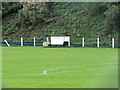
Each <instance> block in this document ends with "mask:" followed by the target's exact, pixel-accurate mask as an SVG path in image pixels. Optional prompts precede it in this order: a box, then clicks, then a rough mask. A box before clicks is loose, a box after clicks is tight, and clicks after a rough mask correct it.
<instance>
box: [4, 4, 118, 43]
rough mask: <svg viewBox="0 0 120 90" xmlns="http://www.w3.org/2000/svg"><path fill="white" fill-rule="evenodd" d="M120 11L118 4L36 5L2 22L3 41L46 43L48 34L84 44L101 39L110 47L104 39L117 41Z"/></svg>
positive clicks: (11, 15)
mask: <svg viewBox="0 0 120 90" xmlns="http://www.w3.org/2000/svg"><path fill="white" fill-rule="evenodd" d="M9 7H11V6H9ZM118 9H119V8H118V4H117V3H102V2H100V3H99V2H94V3H81V2H80V3H75V2H74V3H71V2H64V3H58V2H55V3H54V2H46V3H36V4H35V5H32V6H30V7H28V8H23V9H20V10H19V11H18V13H17V14H8V16H9V17H5V18H4V19H3V38H4V37H9V38H12V39H13V40H15V39H18V40H19V38H20V37H21V36H23V37H24V38H33V37H38V38H39V40H38V41H41V42H43V41H44V38H45V34H59V33H65V34H70V36H71V41H72V43H81V38H82V37H84V38H86V40H85V43H89V44H90V43H93V44H94V43H96V38H97V37H100V38H101V43H102V44H107V45H108V44H109V45H110V44H111V42H110V40H109V41H108V42H106V41H105V39H108V38H109V39H111V38H112V37H114V38H118V30H119V28H120V27H119V21H120V20H118V19H119V17H120V13H119V12H118ZM12 31H15V32H14V33H13V34H9V33H11V32H12ZM6 34H7V36H5V35H6ZM93 38H94V39H93Z"/></svg>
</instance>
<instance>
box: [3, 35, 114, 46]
mask: <svg viewBox="0 0 120 90" xmlns="http://www.w3.org/2000/svg"><path fill="white" fill-rule="evenodd" d="M4 42H5V43H6V45H7V46H8V47H10V46H11V45H10V44H9V43H8V41H7V40H4ZM20 46H24V42H23V37H21V39H20ZM33 46H36V38H35V37H34V38H33ZM82 47H85V38H82ZM96 47H97V48H99V47H100V38H97V39H96ZM111 48H115V38H112V39H111Z"/></svg>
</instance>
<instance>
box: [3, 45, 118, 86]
mask: <svg viewBox="0 0 120 90" xmlns="http://www.w3.org/2000/svg"><path fill="white" fill-rule="evenodd" d="M2 49H3V61H2V62H3V63H2V64H3V88H117V87H118V72H117V71H118V69H117V66H118V65H117V64H118V49H112V48H42V47H10V48H9V47H3V48H2ZM55 68H58V69H55ZM50 69H53V70H50ZM45 70H49V71H48V72H47V73H49V74H44V73H43V72H44V71H45Z"/></svg>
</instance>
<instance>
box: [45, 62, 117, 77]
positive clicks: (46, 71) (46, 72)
mask: <svg viewBox="0 0 120 90" xmlns="http://www.w3.org/2000/svg"><path fill="white" fill-rule="evenodd" d="M116 64H117V63H100V64H88V65H78V66H66V67H60V68H53V69H48V70H44V71H43V74H44V75H47V74H55V73H48V72H49V71H54V70H57V69H62V68H72V67H82V66H99V65H116ZM93 70H96V69H88V70H79V71H62V72H56V73H66V72H81V71H93Z"/></svg>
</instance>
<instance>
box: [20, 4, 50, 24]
mask: <svg viewBox="0 0 120 90" xmlns="http://www.w3.org/2000/svg"><path fill="white" fill-rule="evenodd" d="M18 15H19V16H18V23H19V24H32V25H35V24H37V23H42V22H43V21H44V20H45V18H48V17H49V13H48V9H47V5H46V4H45V3H34V4H31V5H29V6H27V7H24V8H23V9H22V10H20V11H19V13H18Z"/></svg>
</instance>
